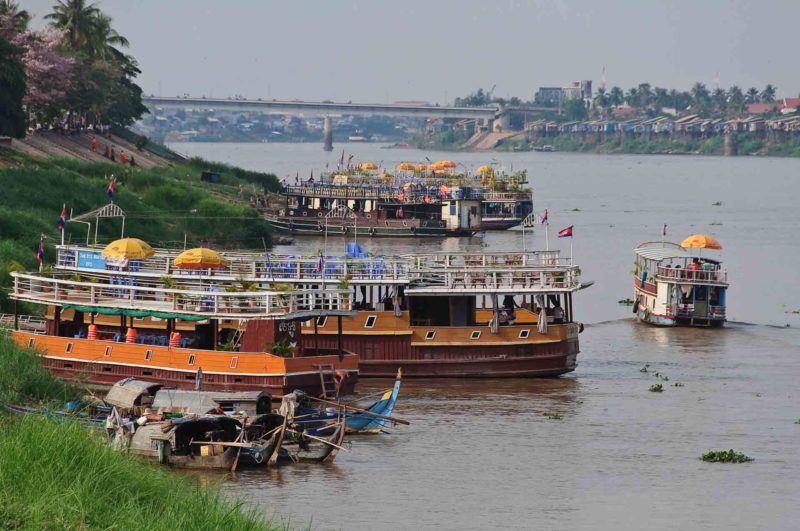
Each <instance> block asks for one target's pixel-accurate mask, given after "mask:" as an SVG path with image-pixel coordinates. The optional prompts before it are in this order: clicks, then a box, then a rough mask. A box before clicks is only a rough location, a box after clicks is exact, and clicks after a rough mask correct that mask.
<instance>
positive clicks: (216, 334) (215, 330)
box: [209, 319, 238, 457]
mask: <svg viewBox="0 0 800 531" xmlns="http://www.w3.org/2000/svg"><path fill="white" fill-rule="evenodd" d="M209 322H210V323H211V326H212V327H214V328H213V330H212V337H213V338H214V346H213V348H212V349H211V350H217V345H218V344H219V321H217V319H211V320H210V321H209ZM237 457H238V456H237Z"/></svg>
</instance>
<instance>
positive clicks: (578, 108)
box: [564, 98, 589, 120]
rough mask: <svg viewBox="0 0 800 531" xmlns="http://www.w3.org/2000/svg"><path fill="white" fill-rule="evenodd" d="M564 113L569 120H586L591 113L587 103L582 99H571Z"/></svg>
mask: <svg viewBox="0 0 800 531" xmlns="http://www.w3.org/2000/svg"><path fill="white" fill-rule="evenodd" d="M564 114H565V115H566V117H567V120H585V119H586V118H587V117H588V116H589V113H588V111H587V110H586V104H585V103H584V102H583V100H582V99H580V98H578V99H574V100H569V101H568V102H567V105H566V108H565V112H564Z"/></svg>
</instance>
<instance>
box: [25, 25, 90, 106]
mask: <svg viewBox="0 0 800 531" xmlns="http://www.w3.org/2000/svg"><path fill="white" fill-rule="evenodd" d="M62 38H63V33H62V32H61V31H58V30H55V29H53V28H45V29H43V30H40V31H28V32H24V33H19V34H17V35H16V36H14V37H13V38H12V43H13V44H15V45H16V46H18V47H20V48H22V49H23V50H24V53H23V55H22V65H23V66H24V67H25V81H26V83H27V87H28V89H27V92H26V94H25V98H24V99H23V103H24V104H25V105H26V106H27V108H28V111H29V112H31V113H32V114H34V115H36V116H37V117H39V118H40V119H45V120H46V119H50V118H54V117H55V116H57V115H58V114H59V113H60V112H62V111H63V109H64V106H65V103H66V101H67V99H68V96H69V93H70V90H71V87H72V84H73V72H74V66H75V61H74V59H72V58H70V57H66V56H64V55H62V54H61V53H60V52H59V49H58V47H59V45H60V43H61V41H62Z"/></svg>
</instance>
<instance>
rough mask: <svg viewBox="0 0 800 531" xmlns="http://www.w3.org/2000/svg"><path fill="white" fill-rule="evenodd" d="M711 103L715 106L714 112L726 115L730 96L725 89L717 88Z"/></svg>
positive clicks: (712, 94)
mask: <svg viewBox="0 0 800 531" xmlns="http://www.w3.org/2000/svg"><path fill="white" fill-rule="evenodd" d="M711 102H712V103H713V104H714V110H715V111H716V112H719V113H724V112H725V108H726V106H727V104H728V94H727V93H726V92H725V89H722V88H719V87H717V88H715V89H714V92H712V93H711Z"/></svg>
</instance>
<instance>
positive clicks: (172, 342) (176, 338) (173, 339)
mask: <svg viewBox="0 0 800 531" xmlns="http://www.w3.org/2000/svg"><path fill="white" fill-rule="evenodd" d="M180 346H181V333H180V332H172V333H171V334H170V335H169V348H178V347H180Z"/></svg>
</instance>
